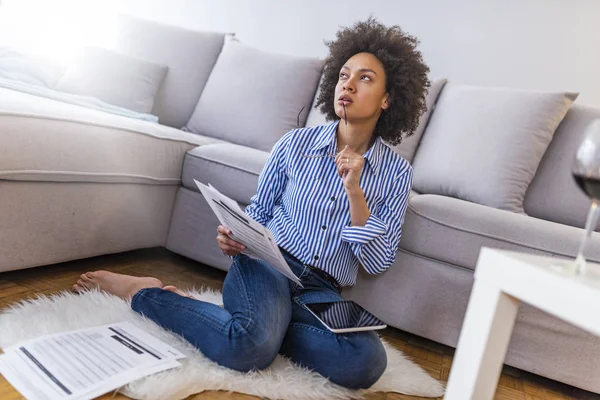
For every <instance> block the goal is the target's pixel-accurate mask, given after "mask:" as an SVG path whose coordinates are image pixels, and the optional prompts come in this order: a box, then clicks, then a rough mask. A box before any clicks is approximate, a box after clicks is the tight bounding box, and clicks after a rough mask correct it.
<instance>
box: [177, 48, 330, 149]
mask: <svg viewBox="0 0 600 400" xmlns="http://www.w3.org/2000/svg"><path fill="white" fill-rule="evenodd" d="M322 69H323V61H322V60H319V59H317V58H304V57H295V56H288V55H281V54H273V53H267V52H264V51H261V50H258V49H255V48H252V47H250V46H247V45H245V44H242V43H240V42H239V41H237V40H235V39H230V38H228V39H227V40H226V43H225V46H224V47H223V51H222V52H221V55H220V56H219V59H218V61H217V64H216V65H215V67H214V69H213V71H212V73H211V75H210V78H209V80H208V83H207V84H206V88H205V89H204V91H203V92H202V96H201V97H200V101H199V102H198V105H197V107H196V110H195V111H194V114H193V115H192V117H191V119H190V121H189V122H188V124H187V129H188V130H189V131H191V132H194V133H198V134H201V135H206V136H211V137H216V138H219V139H224V140H227V141H229V142H232V143H236V144H240V145H245V146H249V147H253V148H255V149H259V150H264V151H270V150H271V148H272V147H273V145H274V144H275V142H277V140H279V139H280V138H281V137H282V136H283V135H284V134H285V133H287V132H289V131H290V130H292V129H294V128H296V127H298V126H300V127H303V126H304V124H305V122H306V116H307V114H308V111H307V110H308V108H309V107H310V106H311V103H312V101H313V97H314V95H315V92H316V90H317V84H318V83H319V78H320V77H321V73H322ZM303 108H304V110H303V111H302V112H301V113H300V111H301V110H302V109H303Z"/></svg>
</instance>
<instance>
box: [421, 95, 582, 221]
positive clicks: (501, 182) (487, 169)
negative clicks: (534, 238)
mask: <svg viewBox="0 0 600 400" xmlns="http://www.w3.org/2000/svg"><path fill="white" fill-rule="evenodd" d="M576 97H577V94H572V93H550V92H539V91H531V90H519V89H507V88H492V87H476V86H466V85H459V84H453V83H447V84H446V86H445V87H444V90H443V91H442V94H441V95H440V97H439V99H438V103H437V106H436V110H435V113H433V115H432V116H431V120H430V121H429V125H428V127H427V129H426V131H425V134H424V135H423V138H422V139H421V144H420V145H419V149H418V151H417V154H416V156H415V159H414V162H413V167H414V171H415V178H414V188H415V190H416V191H417V192H420V193H431V194H440V195H445V196H451V197H456V198H459V199H462V200H467V201H472V202H474V203H479V204H483V205H487V206H490V207H495V208H499V209H503V210H507V211H513V212H520V213H522V212H523V199H524V196H525V192H526V191H527V187H528V186H529V184H530V183H531V180H532V179H533V177H534V175H535V172H536V169H537V167H538V165H539V163H540V161H541V159H542V157H543V156H544V152H545V151H546V149H547V147H548V144H549V143H550V141H551V140H552V136H553V135H554V132H555V130H556V128H557V127H558V125H559V124H560V122H561V121H562V119H563V118H564V116H565V114H566V113H567V111H568V110H569V107H570V106H571V104H572V102H573V101H574V100H575V98H576Z"/></svg>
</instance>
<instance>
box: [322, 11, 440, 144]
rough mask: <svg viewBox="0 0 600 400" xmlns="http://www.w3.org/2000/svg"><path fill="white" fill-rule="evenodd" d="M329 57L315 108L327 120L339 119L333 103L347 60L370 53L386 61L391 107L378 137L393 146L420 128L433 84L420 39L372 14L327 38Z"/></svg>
mask: <svg viewBox="0 0 600 400" xmlns="http://www.w3.org/2000/svg"><path fill="white" fill-rule="evenodd" d="M325 44H326V45H327V46H328V47H329V56H328V57H327V59H326V61H325V68H324V71H323V80H322V82H321V91H320V94H319V97H318V99H317V104H316V107H318V108H320V110H321V112H323V114H325V117H326V118H327V120H330V121H333V120H335V119H337V118H338V116H337V115H336V113H335V109H334V106H333V98H334V96H335V87H336V85H337V83H338V79H339V73H340V70H341V68H342V67H343V66H344V64H345V63H346V61H348V59H350V58H351V57H352V56H354V55H356V54H358V53H371V54H373V55H374V56H375V57H377V58H378V59H379V61H380V62H381V63H382V64H383V69H384V70H385V75H386V90H387V93H389V100H390V106H389V108H388V109H387V110H385V111H384V112H383V113H382V114H381V116H380V117H379V120H378V121H377V125H376V126H375V132H374V135H375V136H380V137H381V138H382V139H383V140H384V141H386V142H387V143H389V144H390V145H397V144H399V143H400V142H401V141H402V135H406V136H410V135H412V133H413V132H414V131H415V129H417V126H418V124H419V118H420V117H421V115H422V114H423V113H424V112H425V111H426V110H427V105H426V102H425V97H426V95H427V88H429V86H430V83H429V79H428V77H427V74H428V73H429V67H427V65H426V64H425V63H424V62H423V56H422V55H421V52H419V51H418V50H417V49H416V47H417V45H418V44H419V41H418V40H417V38H415V37H414V36H411V35H409V34H407V33H405V32H403V31H402V29H400V27H399V26H397V25H394V26H391V27H386V26H385V25H383V24H381V23H379V22H378V21H377V20H376V19H374V18H373V17H371V18H369V19H367V20H366V21H364V22H357V23H356V24H355V25H354V26H353V27H351V28H343V29H342V30H340V31H339V32H338V33H337V37H336V39H335V40H333V41H326V42H325Z"/></svg>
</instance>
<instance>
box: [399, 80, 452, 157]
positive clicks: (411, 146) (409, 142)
mask: <svg viewBox="0 0 600 400" xmlns="http://www.w3.org/2000/svg"><path fill="white" fill-rule="evenodd" d="M446 82H447V79H437V80H434V81H432V82H431V86H430V87H429V91H428V92H427V97H426V102H427V111H425V112H424V113H423V115H421V118H420V119H419V126H418V127H417V130H416V131H415V132H414V133H413V134H412V135H410V136H409V137H405V138H402V142H401V143H400V144H399V145H396V146H393V147H392V150H394V151H395V152H396V153H398V154H400V155H401V156H402V157H404V159H405V160H406V161H408V162H409V163H412V161H413V158H414V156H415V153H416V152H417V147H419V143H420V142H421V137H422V136H423V132H425V128H426V127H427V123H428V122H429V119H430V118H431V115H432V114H433V110H434V109H435V105H436V102H437V99H438V96H439V95H440V92H441V91H442V89H443V88H444V85H445V84H446Z"/></svg>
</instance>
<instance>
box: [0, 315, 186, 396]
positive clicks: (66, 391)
mask: <svg viewBox="0 0 600 400" xmlns="http://www.w3.org/2000/svg"><path fill="white" fill-rule="evenodd" d="M184 357H185V356H184V355H183V354H181V353H180V352H179V351H177V350H176V349H174V348H172V347H171V346H169V345H167V344H165V343H163V342H161V341H160V340H158V339H156V338H154V337H152V336H150V335H148V334H147V333H145V332H143V331H142V330H141V329H139V328H137V327H135V326H134V325H133V324H131V323H129V322H123V323H118V324H111V325H105V326H101V327H95V328H90V329H82V330H76V331H69V332H63V333H59V334H54V335H48V336H44V337H40V338H38V339H34V340H30V341H27V342H23V343H19V344H17V345H15V346H12V347H8V348H6V349H4V354H2V355H0V373H1V374H2V375H4V377H5V378H6V380H7V381H8V382H9V383H10V384H11V385H13V386H14V387H15V389H17V390H18V391H19V392H20V393H21V394H22V395H23V396H24V397H25V398H26V399H28V400H58V399H69V400H84V399H93V398H96V397H98V396H101V395H103V394H105V393H109V392H112V391H114V390H116V389H118V388H120V387H122V386H124V385H126V384H128V383H130V382H133V381H135V380H136V379H139V378H142V377H144V376H147V375H151V374H154V373H157V372H160V371H164V370H167V369H171V368H175V367H178V366H180V365H181V364H179V362H177V361H176V360H178V359H181V358H184Z"/></svg>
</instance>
